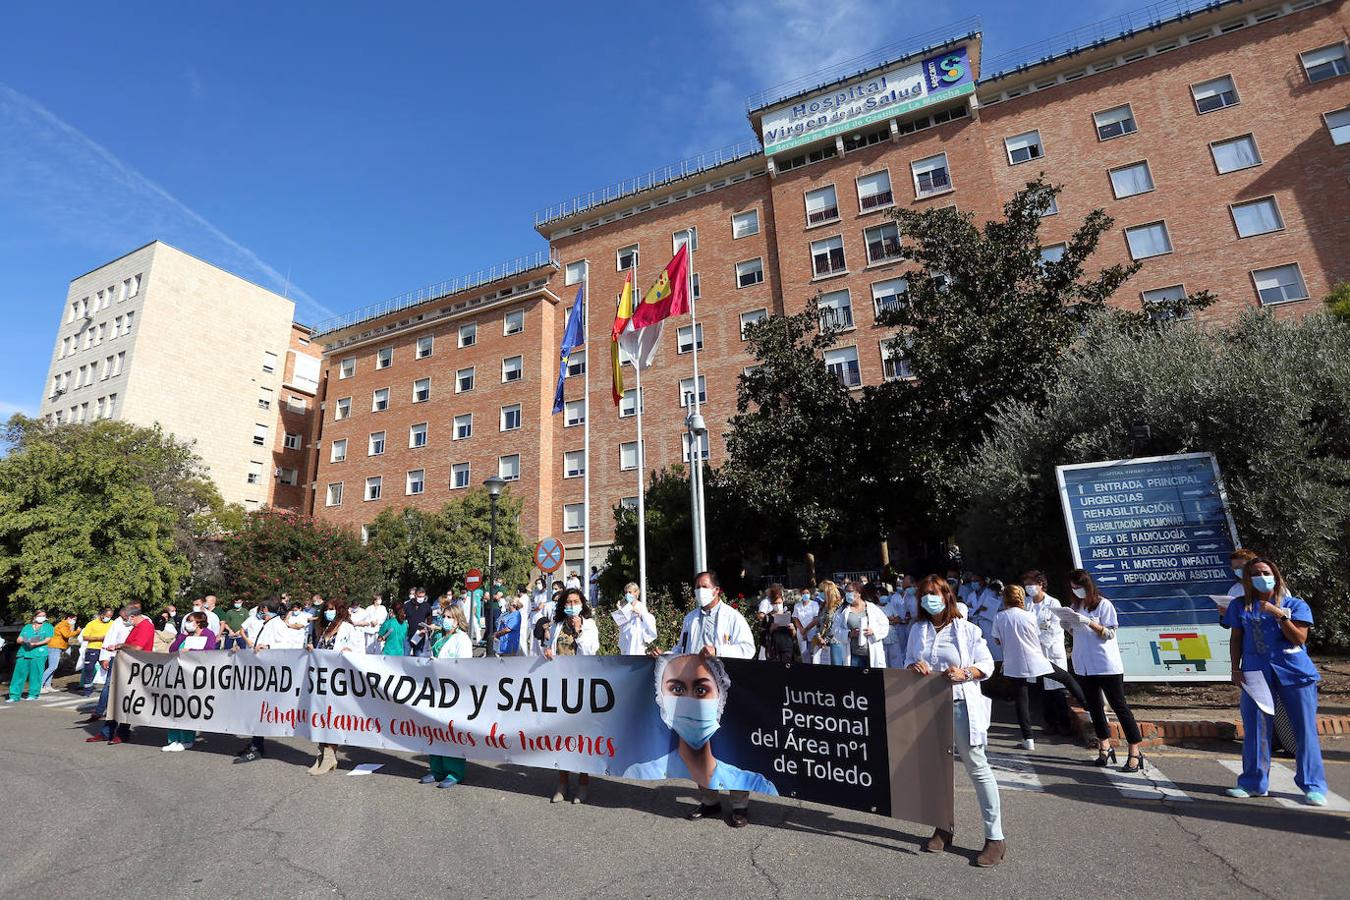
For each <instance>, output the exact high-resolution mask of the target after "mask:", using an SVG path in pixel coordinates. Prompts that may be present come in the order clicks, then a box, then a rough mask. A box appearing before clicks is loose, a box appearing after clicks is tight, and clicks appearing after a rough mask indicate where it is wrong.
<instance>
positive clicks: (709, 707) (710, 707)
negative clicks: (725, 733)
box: [661, 695, 718, 750]
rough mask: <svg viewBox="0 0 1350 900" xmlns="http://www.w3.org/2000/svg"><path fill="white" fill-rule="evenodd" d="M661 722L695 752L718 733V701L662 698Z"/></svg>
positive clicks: (692, 698) (664, 696) (694, 698)
mask: <svg viewBox="0 0 1350 900" xmlns="http://www.w3.org/2000/svg"><path fill="white" fill-rule="evenodd" d="M661 721H663V722H665V723H666V725H667V726H669V727H670V730H671V731H673V732H675V733H676V734H678V735H679V736H680V739H681V740H682V741H684V742H685V743H686V744H688V745H689V746H690V747H693V748H694V749H695V750H698V749H699V748H701V747H702V746H703V745H704V744H706V743H708V739H709V738H711V737H712V736H713V733H714V732H716V731H717V727H718V721H717V701H716V700H700V699H698V698H697V697H671V696H669V695H663V696H662V697H661Z"/></svg>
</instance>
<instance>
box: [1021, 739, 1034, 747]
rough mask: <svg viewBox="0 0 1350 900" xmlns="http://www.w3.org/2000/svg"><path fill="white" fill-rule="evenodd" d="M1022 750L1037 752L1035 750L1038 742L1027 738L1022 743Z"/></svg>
mask: <svg viewBox="0 0 1350 900" xmlns="http://www.w3.org/2000/svg"><path fill="white" fill-rule="evenodd" d="M1022 749H1023V750H1035V749H1036V742H1035V741H1033V740H1032V739H1031V738H1027V739H1026V740H1025V741H1023V742H1022Z"/></svg>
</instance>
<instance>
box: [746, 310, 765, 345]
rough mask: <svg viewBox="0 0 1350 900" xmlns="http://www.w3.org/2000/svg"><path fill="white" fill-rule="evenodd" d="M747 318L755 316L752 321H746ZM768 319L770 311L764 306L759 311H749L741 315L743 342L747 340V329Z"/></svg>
mask: <svg viewBox="0 0 1350 900" xmlns="http://www.w3.org/2000/svg"><path fill="white" fill-rule="evenodd" d="M746 316H753V317H754V318H752V319H750V320H749V321H746V318H745V317H746ZM768 317H769V310H768V309H767V308H765V307H763V306H761V307H760V308H759V309H747V310H746V311H745V312H743V313H741V320H740V324H741V340H745V329H747V328H749V327H750V326H751V325H756V324H758V323H760V322H763V321H764V320H765V319H767V318H768Z"/></svg>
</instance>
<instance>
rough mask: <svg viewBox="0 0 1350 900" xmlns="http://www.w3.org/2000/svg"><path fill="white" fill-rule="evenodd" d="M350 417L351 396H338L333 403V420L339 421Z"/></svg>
mask: <svg viewBox="0 0 1350 900" xmlns="http://www.w3.org/2000/svg"><path fill="white" fill-rule="evenodd" d="M351 417H352V398H351V397H339V398H337V401H336V402H334V404H333V421H334V422H341V421H342V420H343V419H350V418H351Z"/></svg>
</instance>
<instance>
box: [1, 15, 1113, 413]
mask: <svg viewBox="0 0 1350 900" xmlns="http://www.w3.org/2000/svg"><path fill="white" fill-rule="evenodd" d="M1135 5H1136V3H1133V2H1120V3H1117V2H1107V3H1094V4H1091V5H1088V4H1083V3H1070V2H1064V0H1043V2H1038V3H1036V4H1034V5H1033V6H1030V7H1029V6H1027V5H1019V4H1006V3H996V2H992V0H982V2H974V3H967V4H958V3H955V2H950V0H930V2H924V3H913V2H905V3H899V2H882V0H830V2H821V0H814V2H811V0H724V2H708V0H690V2H685V3H680V4H671V3H659V4H655V3H653V4H648V3H641V2H628V3H623V2H616V3H610V2H603V3H602V2H594V3H574V4H536V3H524V2H522V3H501V4H487V5H486V6H481V5H478V4H475V5H474V8H473V9H460V8H458V7H460V6H461V4H448V3H434V4H433V3H409V2H394V0H390V2H383V3H379V4H376V3H374V2H369V3H356V2H339V0H332V2H322V3H320V2H317V0H316V2H294V3H277V2H245V0H239V2H232V3H228V4H227V3H215V4H208V3H165V2H155V3H150V2H140V0H122V2H118V3H106V2H100V3H86V2H79V0H70V2H62V3H44V2H38V0H28V2H23V0H12V2H9V3H5V4H4V6H3V9H0V32H2V33H4V34H5V36H6V41H5V52H4V53H3V54H0V273H3V277H2V278H0V310H3V312H4V321H5V325H6V327H4V328H3V329H0V417H4V416H8V415H9V414H10V413H11V412H14V411H16V410H20V411H25V412H32V411H34V410H36V408H37V406H38V403H39V400H40V396H41V391H42V389H43V386H44V384H43V383H44V380H45V378H46V374H47V365H48V361H49V359H50V355H51V350H52V343H53V340H54V338H55V329H56V326H57V322H58V319H59V316H60V314H61V310H62V305H63V303H64V301H65V296H66V289H67V286H68V284H69V281H70V279H71V278H73V277H75V276H76V275H79V274H81V273H83V272H85V271H88V270H89V269H92V268H95V267H97V266H99V265H101V264H103V263H104V262H107V261H109V260H111V259H114V258H116V257H117V256H120V255H122V254H123V253H125V252H127V251H129V250H132V249H134V248H136V247H138V246H140V245H142V244H144V243H147V242H148V241H150V240H153V239H156V238H159V239H162V240H165V241H168V242H169V243H171V244H174V245H176V246H178V247H180V248H182V249H184V250H186V251H188V252H190V253H193V254H196V255H197V256H200V257H202V258H204V259H206V260H208V261H210V262H213V263H215V264H217V265H220V266H222V267H224V268H226V269H229V270H230V271H233V272H235V273H237V274H239V275H241V276H243V277H245V278H249V279H250V280H253V281H256V282H258V283H260V284H262V285H264V286H266V287H269V288H272V289H274V290H278V291H280V290H282V288H283V285H284V284H286V282H287V279H288V278H289V283H290V294H291V296H292V297H293V298H295V299H296V301H297V311H296V315H297V317H298V318H299V319H300V320H301V321H304V322H311V321H315V320H317V319H320V318H322V317H324V316H326V315H329V314H331V313H338V312H345V311H347V310H350V309H353V308H356V307H359V306H363V305H365V304H367V303H373V302H377V301H379V300H383V299H385V298H386V297H389V296H393V295H395V294H398V293H401V292H403V291H404V290H408V289H412V288H416V287H419V286H421V285H423V284H428V283H431V282H435V281H440V280H443V279H446V278H450V277H453V276H455V275H459V274H463V273H467V272H471V271H474V270H476V269H478V268H481V267H483V266H486V265H491V264H493V263H496V262H500V261H502V260H505V259H508V258H512V257H515V256H517V255H518V254H521V253H525V252H530V251H533V250H536V249H540V248H542V247H543V246H544V242H543V240H542V239H541V238H540V237H539V236H538V235H537V234H535V232H534V231H533V229H532V227H531V226H532V224H533V214H534V211H535V210H536V209H539V208H541V207H544V206H548V205H549V204H552V203H556V202H559V201H561V200H564V199H566V198H568V197H571V196H573V195H575V194H579V193H583V192H585V191H589V190H592V189H595V188H600V187H603V186H604V185H606V184H609V183H610V182H616V181H619V180H620V179H622V178H627V177H631V176H634V175H637V174H639V173H642V172H645V171H647V170H649V169H653V168H656V167H658V166H661V165H664V164H666V163H669V162H674V161H677V160H679V159H681V158H684V157H686V156H689V155H692V154H694V153H698V152H701V151H704V150H710V149H714V148H717V147H721V146H724V145H728V144H733V143H736V142H738V141H748V140H752V139H753V135H752V133H751V131H750V128H749V126H748V124H747V121H746V118H745V115H744V99H745V97H746V96H747V95H749V94H750V93H752V92H755V91H758V90H760V89H763V88H766V87H770V86H772V85H775V84H778V83H781V82H783V81H786V80H788V79H791V78H794V77H797V76H800V75H803V74H806V73H808V72H812V71H814V70H816V69H819V68H821V67H823V66H825V65H828V64H832V63H837V62H841V61H843V60H846V59H849V58H851V57H855V56H858V55H860V54H862V53H865V52H867V51H869V50H872V49H874V48H876V47H878V46H883V45H888V44H891V43H895V42H900V41H903V40H904V39H905V38H906V37H908V36H910V35H914V34H919V33H924V32H928V31H930V30H932V29H933V28H936V27H938V26H941V25H943V24H945V23H950V22H956V21H958V20H961V19H964V18H965V17H967V16H970V15H979V16H980V17H981V19H982V25H983V29H984V32H985V57H986V58H988V57H990V56H991V55H993V54H996V53H998V52H1001V51H1005V50H1010V49H1013V48H1017V47H1021V46H1023V45H1025V44H1029V43H1031V42H1034V41H1038V40H1041V39H1042V38H1045V37H1049V36H1051V35H1053V34H1056V33H1058V32H1062V31H1064V30H1065V29H1067V28H1070V27H1073V26H1077V25H1080V24H1086V23H1087V22H1088V21H1094V20H1098V19H1102V18H1104V17H1106V16H1107V15H1110V14H1115V13H1119V12H1121V11H1122V10H1125V9H1130V8H1133V7H1134V6H1135ZM465 6H467V5H465Z"/></svg>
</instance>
